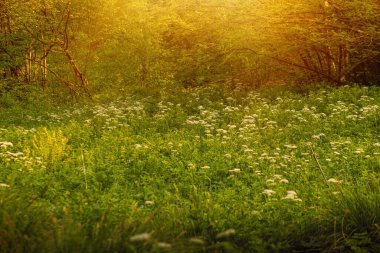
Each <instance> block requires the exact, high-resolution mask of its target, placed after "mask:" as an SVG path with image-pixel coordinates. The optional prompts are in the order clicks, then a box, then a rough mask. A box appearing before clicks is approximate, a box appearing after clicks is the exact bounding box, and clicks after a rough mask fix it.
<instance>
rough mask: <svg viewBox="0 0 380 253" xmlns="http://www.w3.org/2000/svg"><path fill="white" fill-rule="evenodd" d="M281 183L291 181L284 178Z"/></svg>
mask: <svg viewBox="0 0 380 253" xmlns="http://www.w3.org/2000/svg"><path fill="white" fill-rule="evenodd" d="M280 183H285V184H287V183H289V180H287V179H285V178H283V179H281V180H280Z"/></svg>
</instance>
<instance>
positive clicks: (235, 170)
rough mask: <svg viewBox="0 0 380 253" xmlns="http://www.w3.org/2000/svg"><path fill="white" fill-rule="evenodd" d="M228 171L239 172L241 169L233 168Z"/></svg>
mask: <svg viewBox="0 0 380 253" xmlns="http://www.w3.org/2000/svg"><path fill="white" fill-rule="evenodd" d="M228 171H229V172H233V173H240V172H241V170H240V169H239V168H234V169H232V170H228Z"/></svg>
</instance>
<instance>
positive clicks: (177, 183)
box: [0, 85, 380, 252]
mask: <svg viewBox="0 0 380 253" xmlns="http://www.w3.org/2000/svg"><path fill="white" fill-rule="evenodd" d="M379 93H380V91H379V89H378V88H376V87H370V88H361V87H358V86H355V87H347V86H345V87H341V88H339V89H332V88H328V87H323V86H322V87H319V88H315V89H312V90H309V91H308V93H305V94H299V93H291V92H289V91H287V90H283V89H274V88H273V89H271V90H270V91H269V90H267V89H263V90H261V91H252V92H249V93H246V92H244V91H242V90H240V91H239V90H236V89H235V90H233V91H231V90H228V89H227V88H224V87H221V86H220V85H215V86H213V87H196V88H191V89H187V90H181V89H177V90H168V91H166V92H163V91H162V90H161V89H152V88H145V89H143V88H140V89H133V94H132V93H130V94H129V95H128V93H127V95H123V96H120V98H119V99H114V100H112V101H105V102H102V103H98V102H96V103H92V104H89V103H87V104H77V105H72V106H69V105H65V106H64V107H42V108H45V111H42V110H40V109H39V107H38V106H36V107H32V106H30V107H28V108H20V107H12V108H8V109H6V110H5V109H4V110H1V111H0V118H2V119H5V120H3V121H1V123H0V124H1V125H0V168H1V170H0V217H1V218H0V246H1V247H0V252H24V251H26V250H27V251H28V252H76V251H81V252H115V251H117V252H252V251H255V250H256V251H259V252H274V251H281V252H289V251H307V250H310V251H326V252H328V251H334V250H335V251H339V250H352V251H365V250H367V251H370V252H371V251H373V252H376V250H377V249H378V248H379V241H378V238H379V237H378V235H379V230H378V228H379V214H378V210H379V208H378V203H379V191H378V175H379V172H380V170H379V168H380V160H379V153H380V144H379V143H380V139H379V130H380V128H379V126H380V122H379V108H380V107H379V106H380V100H379V98H380V96H379ZM46 108H49V109H46ZM21 112H22V113H21ZM310 145H312V147H313V152H314V155H315V156H316V159H317V161H318V162H319V164H320V166H321V168H322V170H323V171H324V173H325V175H326V177H327V179H328V181H327V182H326V181H325V180H324V178H323V176H322V174H321V173H320V170H319V168H318V164H317V163H316V161H315V160H314V157H313V152H312V151H311V150H310Z"/></svg>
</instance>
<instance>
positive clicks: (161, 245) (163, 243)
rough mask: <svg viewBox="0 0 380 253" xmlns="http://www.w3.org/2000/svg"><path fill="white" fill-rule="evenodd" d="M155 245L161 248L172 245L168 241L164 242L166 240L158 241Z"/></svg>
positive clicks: (168, 247)
mask: <svg viewBox="0 0 380 253" xmlns="http://www.w3.org/2000/svg"><path fill="white" fill-rule="evenodd" d="M157 247H158V248H161V249H170V248H171V247H172V245H171V244H170V243H166V242H159V243H157Z"/></svg>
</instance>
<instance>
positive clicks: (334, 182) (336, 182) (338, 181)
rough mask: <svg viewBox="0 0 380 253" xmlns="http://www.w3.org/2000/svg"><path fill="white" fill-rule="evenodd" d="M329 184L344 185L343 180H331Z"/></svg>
mask: <svg viewBox="0 0 380 253" xmlns="http://www.w3.org/2000/svg"><path fill="white" fill-rule="evenodd" d="M327 182H328V183H332V184H341V183H342V180H337V179H335V178H330V179H329V180H327Z"/></svg>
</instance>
